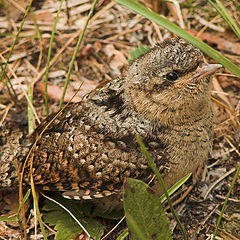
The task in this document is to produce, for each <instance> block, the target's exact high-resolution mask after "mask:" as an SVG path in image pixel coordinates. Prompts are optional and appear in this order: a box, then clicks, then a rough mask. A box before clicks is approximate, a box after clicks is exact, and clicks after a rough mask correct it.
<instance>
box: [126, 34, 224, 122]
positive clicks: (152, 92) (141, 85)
mask: <svg viewBox="0 0 240 240" xmlns="http://www.w3.org/2000/svg"><path fill="white" fill-rule="evenodd" d="M220 66H221V65H219V64H205V63H204V62H203V54H202V53H201V52H200V50H198V49H197V48H195V47H194V46H192V45H191V44H189V43H187V42H185V41H184V40H182V39H177V38H173V39H169V40H167V41H165V42H163V43H161V44H159V45H158V46H156V47H155V48H153V49H150V50H149V51H148V52H147V53H146V54H144V55H142V56H141V57H139V58H137V59H136V60H135V61H133V62H132V64H131V65H130V66H129V69H128V71H127V73H126V74H127V78H126V79H128V80H127V83H126V84H127V88H126V89H127V94H128V95H129V96H130V102H131V104H132V105H133V107H134V108H135V110H136V111H137V112H138V113H140V114H141V115H143V116H144V117H146V118H147V119H149V120H156V121H159V122H160V123H161V124H163V125H171V124H183V123H186V122H188V123H190V124H191V122H192V121H195V119H194V116H196V117H197V115H198V114H200V112H201V111H205V110H206V109H205V110H203V109H204V108H206V107H207V108H209V105H210V89H211V83H210V82H211V81H210V80H211V75H213V73H214V72H215V71H216V70H217V69H218V68H219V67H220ZM193 115H194V116H193ZM191 119H192V120H191Z"/></svg>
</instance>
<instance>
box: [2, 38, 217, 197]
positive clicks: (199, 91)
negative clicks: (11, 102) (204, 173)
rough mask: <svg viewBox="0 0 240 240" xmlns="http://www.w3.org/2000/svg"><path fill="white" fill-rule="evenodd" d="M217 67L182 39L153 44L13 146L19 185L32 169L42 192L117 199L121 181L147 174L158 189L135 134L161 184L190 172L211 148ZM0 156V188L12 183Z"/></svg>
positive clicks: (145, 178) (10, 168) (12, 171)
mask: <svg viewBox="0 0 240 240" xmlns="http://www.w3.org/2000/svg"><path fill="white" fill-rule="evenodd" d="M220 67H221V65H219V64H208V63H205V62H204V60H203V54H202V52H201V51H200V50H199V49H197V48H196V47H194V46H193V45H191V44H190V43H188V42H186V41H185V40H183V39H181V38H176V37H174V38H170V39H167V40H165V41H163V42H162V43H159V44H157V45H156V46H155V47H153V48H151V49H150V50H148V51H147V52H146V53H144V54H142V55H141V56H139V57H138V58H136V59H135V60H133V61H132V62H131V63H130V64H129V66H127V69H126V70H125V71H124V73H123V75H122V76H121V77H117V78H115V79H113V80H111V81H109V82H107V83H106V84H104V85H102V86H100V87H99V88H96V89H95V90H93V91H92V92H90V93H89V94H87V95H86V96H85V97H84V98H83V99H82V101H80V102H78V103H71V104H69V105H67V106H66V107H65V108H63V109H61V110H60V111H58V112H57V113H55V114H52V115H50V116H49V117H47V118H46V119H45V120H44V121H43V122H42V123H41V124H40V125H39V126H38V127H37V128H36V130H35V132H34V134H33V135H32V138H31V141H30V143H29V144H25V146H24V151H22V150H21V149H20V148H19V149H20V150H18V151H17V150H16V151H14V152H15V153H16V152H17V153H16V156H17V162H18V167H19V169H23V168H24V178H23V181H24V184H26V185H27V184H30V178H31V174H32V176H33V180H34V184H35V186H37V187H39V188H40V189H42V190H48V191H49V190H50V191H60V192H62V194H63V196H64V197H66V198H70V199H77V200H89V199H95V200H97V199H100V198H105V197H111V196H114V195H117V196H119V195H120V194H121V188H122V185H123V182H124V180H125V179H127V178H135V179H139V180H142V181H144V182H146V183H149V182H150V181H151V179H153V181H152V182H151V186H152V187H153V189H155V190H156V191H157V192H158V193H159V194H161V193H162V190H161V187H160V186H159V184H158V182H157V180H156V179H155V178H154V174H153V172H152V170H151V168H150V167H149V165H148V163H147V160H146V159H145V157H144V155H143V153H142V152H141V150H140V148H139V146H138V144H137V142H136V136H137V135H139V136H140V137H141V139H142V141H143V143H144V144H145V146H146V148H147V150H148V152H149V153H150V155H151V157H152V158H153V160H154V162H155V164H156V166H157V168H158V170H159V172H160V173H161V174H162V176H163V179H164V182H165V185H166V187H167V188H169V187H171V186H172V185H173V184H175V183H176V182H177V181H178V180H180V179H181V178H183V177H184V176H185V175H187V174H188V173H194V172H195V171H196V169H197V167H198V166H200V165H201V164H203V163H204V161H206V160H207V159H208V154H209V152H210V151H211V146H212V138H213V111H212V107H211V89H212V84H211V78H212V76H213V74H214V73H215V72H216V71H217V70H218V69H219V68H220ZM0 139H1V138H0ZM2 139H3V137H2ZM2 142H4V141H2ZM5 142H6V141H5ZM31 146H32V148H31ZM33 146H34V147H33ZM4 147H5V149H6V146H5V145H4ZM2 149H3V146H2ZM29 149H31V150H29ZM7 152H8V154H10V151H5V153H6V154H5V155H8V154H7ZM23 152H24V154H23ZM3 155H4V154H2V155H1V156H0V163H1V164H2V168H1V169H2V170H1V171H0V189H3V187H11V186H13V185H14V186H17V183H16V181H17V177H16V173H15V172H16V171H15V167H14V166H13V165H12V164H11V163H9V160H6V159H7V158H6V156H5V158H4V156H3ZM26 156H28V161H26V163H24V160H25V159H26ZM4 159H5V160H4ZM31 162H32V166H31ZM31 168H32V169H31ZM31 172H32V173H31Z"/></svg>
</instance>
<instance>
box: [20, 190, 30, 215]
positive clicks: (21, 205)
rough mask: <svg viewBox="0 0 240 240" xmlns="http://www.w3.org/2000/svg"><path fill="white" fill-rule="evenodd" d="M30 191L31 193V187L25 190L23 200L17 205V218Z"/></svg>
mask: <svg viewBox="0 0 240 240" xmlns="http://www.w3.org/2000/svg"><path fill="white" fill-rule="evenodd" d="M30 193H31V189H28V191H27V192H26V194H25V195H24V197H23V200H22V202H21V204H20V205H19V207H18V211H17V219H19V215H20V212H21V209H22V207H23V205H24V203H25V202H26V201H27V200H28V198H29V195H30Z"/></svg>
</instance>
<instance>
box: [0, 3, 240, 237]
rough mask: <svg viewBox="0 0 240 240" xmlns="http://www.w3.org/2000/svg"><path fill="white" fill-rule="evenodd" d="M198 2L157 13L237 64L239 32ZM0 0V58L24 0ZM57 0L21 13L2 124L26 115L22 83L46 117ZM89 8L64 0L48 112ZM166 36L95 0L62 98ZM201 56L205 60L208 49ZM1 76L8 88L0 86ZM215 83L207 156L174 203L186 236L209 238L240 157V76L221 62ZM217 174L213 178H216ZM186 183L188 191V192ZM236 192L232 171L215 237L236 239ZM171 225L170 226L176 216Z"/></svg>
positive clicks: (38, 115) (115, 71)
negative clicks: (194, 180) (46, 81)
mask: <svg viewBox="0 0 240 240" xmlns="http://www.w3.org/2000/svg"><path fill="white" fill-rule="evenodd" d="M142 2H144V3H145V4H146V5H147V6H149V7H153V8H154V9H155V10H158V9H159V5H158V4H157V1H150V0H149V1H143V0H142ZM185 2H187V1H185ZM66 3H67V5H66ZM197 3H198V4H199V6H200V7H199V8H192V7H190V6H188V7H186V5H184V4H183V6H185V7H184V8H182V9H180V8H178V7H177V5H175V6H174V5H171V4H169V3H168V4H167V5H165V6H164V8H161V9H165V10H164V11H163V12H162V14H164V15H165V16H166V17H167V18H168V19H169V20H170V21H172V22H175V23H177V24H180V25H181V26H185V28H186V29H187V30H188V31H189V32H191V33H192V34H194V35H196V36H197V37H198V38H200V39H203V40H205V41H207V43H209V44H210V45H212V46H214V47H216V49H217V50H219V51H222V53H223V54H224V55H225V56H226V57H228V58H229V59H231V60H232V61H233V62H234V63H235V64H237V65H240V60H239V59H240V58H239V55H240V52H239V39H237V38H236V36H235V35H234V34H233V33H232V32H231V31H230V30H229V28H228V26H227V25H226V23H225V22H224V20H223V19H222V18H221V17H219V16H217V15H216V13H215V11H214V10H213V9H212V7H211V6H210V5H208V4H206V5H205V1H202V0H198V1H197ZM197 3H195V4H194V5H196V4H197ZM5 4H6V9H4V7H3V5H0V7H1V8H0V34H1V37H0V59H1V63H2V64H4V62H5V61H6V59H7V57H8V54H9V51H10V48H11V45H12V43H13V40H14V36H15V35H16V32H17V29H18V28H19V26H20V23H21V19H22V17H23V14H24V12H25V8H26V5H27V1H24V0H18V1H16V0H15V1H14V0H11V1H5ZM58 4H59V1H57V0H46V1H35V3H33V8H32V12H31V14H29V16H28V17H27V19H26V22H25V24H24V26H23V29H22V31H21V33H20V36H19V39H18V41H17V45H16V46H15V49H14V51H13V54H12V56H11V58H10V61H9V64H8V66H7V71H6V74H7V77H6V78H4V80H3V81H2V82H0V124H1V125H2V124H4V122H6V121H9V120H10V119H11V118H13V116H19V114H21V119H22V120H23V121H26V119H27V113H26V111H27V105H26V102H27V100H26V95H27V94H26V92H27V88H28V86H31V87H32V88H33V109H34V112H35V121H36V122H38V119H40V120H41V119H43V118H44V117H45V107H44V102H43V101H44V100H43V99H44V98H43V95H44V85H43V82H44V74H45V70H46V67H45V66H46V60H47V51H48V46H49V39H50V36H51V31H52V27H53V22H54V19H55V16H56V12H57V10H58ZM225 5H226V7H227V8H228V9H229V11H230V13H231V14H232V16H233V17H234V18H235V20H236V22H240V14H239V9H237V7H236V6H234V4H233V3H232V2H231V1H229V2H228V3H226V4H225ZM238 7H239V6H238ZM90 8H91V1H88V0H69V1H64V6H63V9H62V11H61V13H60V17H59V21H58V24H57V28H56V36H55V38H54V43H53V51H52V57H51V63H50V66H51V67H50V71H49V85H48V98H49V100H50V103H49V107H50V112H54V111H56V110H57V108H58V104H59V100H60V97H61V94H62V87H63V85H64V80H65V77H66V75H67V68H68V65H69V62H70V60H71V57H72V54H73V52H74V47H75V45H76V41H77V37H78V35H79V33H80V32H81V29H82V27H83V25H84V23H85V20H86V17H87V13H88V11H89V9H90ZM169 9H170V11H169ZM34 21H36V23H37V25H38V28H39V31H40V33H41V34H39V32H38V30H37V27H36V25H35V24H34ZM170 36H171V33H169V32H168V31H166V30H165V29H163V28H161V27H159V26H157V25H156V24H155V23H153V22H151V21H149V20H146V19H144V18H143V17H142V16H140V15H136V14H135V13H133V12H131V11H129V10H127V9H126V8H124V7H122V6H120V5H117V4H116V3H115V2H113V1H107V0H105V1H104V0H100V1H99V2H98V4H97V7H96V10H95V14H94V16H93V18H92V19H91V20H90V23H89V26H88V29H87V32H86V34H85V37H84V40H83V43H82V45H81V47H80V50H79V52H78V55H77V58H76V60H75V62H74V67H73V71H72V74H71V78H70V82H69V86H68V90H67V94H66V97H65V101H66V102H68V101H69V99H70V98H71V96H72V95H73V94H74V93H75V92H76V91H77V89H78V88H79V86H80V85H81V83H82V82H83V86H82V88H81V90H80V91H79V92H78V93H77V96H76V97H75V98H74V101H79V100H80V99H81V97H82V96H83V95H84V94H85V93H87V92H88V91H90V90H92V89H94V88H95V87H96V86H97V85H98V84H102V83H103V82H105V81H109V80H111V79H112V78H114V77H116V76H117V75H119V74H121V72H122V70H123V69H124V66H125V65H126V64H127V60H128V58H129V52H130V50H132V49H134V48H135V47H137V46H138V45H140V44H142V45H148V46H153V45H154V44H155V43H157V42H159V41H162V40H163V39H165V38H167V37H170ZM206 61H209V62H211V60H210V59H208V57H207V56H206ZM7 82H8V86H9V89H10V90H8V89H7V87H6V83H7ZM10 82H11V85H12V88H11V87H10V84H9V83H10ZM213 86H214V90H213V103H214V110H215V113H216V124H215V140H214V145H213V152H212V158H211V159H210V160H209V162H208V163H207V165H206V167H205V170H204V171H203V172H202V173H201V176H200V177H199V180H198V183H197V184H196V186H195V187H194V188H193V189H192V186H190V185H191V182H189V183H188V186H185V187H183V188H182V192H183V195H184V192H185V191H186V192H187V194H185V198H183V199H181V201H178V204H177V205H176V210H177V212H178V213H179V214H180V216H182V217H181V220H182V221H183V223H184V225H185V228H186V230H187V233H188V235H189V236H190V237H189V239H209V238H208V237H209V236H210V234H211V233H212V232H213V230H214V228H215V223H216V219H217V217H218V210H220V207H219V206H221V204H222V202H223V201H224V200H223V199H224V198H225V196H226V193H227V190H228V188H229V185H230V183H231V180H232V177H233V170H232V169H236V168H237V166H238V165H239V162H240V153H239V137H240V128H239V107H240V101H239V100H240V97H239V96H240V94H239V93H240V91H239V88H240V84H239V78H237V77H236V76H234V75H233V74H231V73H230V72H228V71H226V70H224V69H223V70H222V72H221V73H218V74H217V75H216V77H214V79H213ZM40 120H39V121H40ZM220 178H222V179H221V181H219V179H220ZM217 181H219V183H218V184H216V185H215V182H217ZM211 186H213V187H211ZM189 187H190V188H191V189H192V190H191V189H190V191H188V189H189ZM9 197H10V196H9ZM6 199H7V198H6V196H5V197H2V198H1V195H0V201H1V205H0V206H2V207H3V208H5V205H4V204H5V203H6V201H8V200H6ZM239 199H240V180H239V178H238V181H237V183H236V185H235V187H234V190H233V192H232V195H231V199H230V202H229V205H228V208H227V210H226V213H225V217H224V220H223V222H224V224H222V225H221V229H220V232H219V236H221V237H222V238H223V239H240V233H239V231H240V229H239V226H240V218H239V215H237V212H239V206H240V202H239ZM9 201H10V200H9ZM234 224H235V225H234ZM3 225H4V224H2V223H1V225H0V236H1V234H2V236H3V237H5V238H6V239H8V237H9V236H10V235H12V234H15V233H16V232H15V230H13V227H10V228H9V227H8V228H7V229H8V230H7V231H6V230H5V229H4V227H5V225H4V226H3ZM172 225H173V226H175V223H174V221H173V222H172ZM234 226H235V227H234ZM237 227H238V228H237ZM32 228H33V225H31V224H29V229H30V230H31V231H32ZM173 230H174V227H173ZM8 234H9V235H8ZM17 234H18V233H16V237H17ZM174 234H175V235H174V236H175V239H181V235H180V234H179V232H178V230H175V231H174Z"/></svg>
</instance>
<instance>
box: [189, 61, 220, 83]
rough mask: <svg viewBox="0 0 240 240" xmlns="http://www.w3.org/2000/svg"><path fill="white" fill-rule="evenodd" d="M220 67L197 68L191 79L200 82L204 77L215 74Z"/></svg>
mask: <svg viewBox="0 0 240 240" xmlns="http://www.w3.org/2000/svg"><path fill="white" fill-rule="evenodd" d="M221 67H222V65H220V64H204V65H201V66H199V67H198V68H197V69H196V71H195V73H194V74H193V79H197V80H200V79H202V78H204V77H207V76H209V75H211V74H213V73H215V72H216V71H217V70H218V69H219V68H221Z"/></svg>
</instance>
